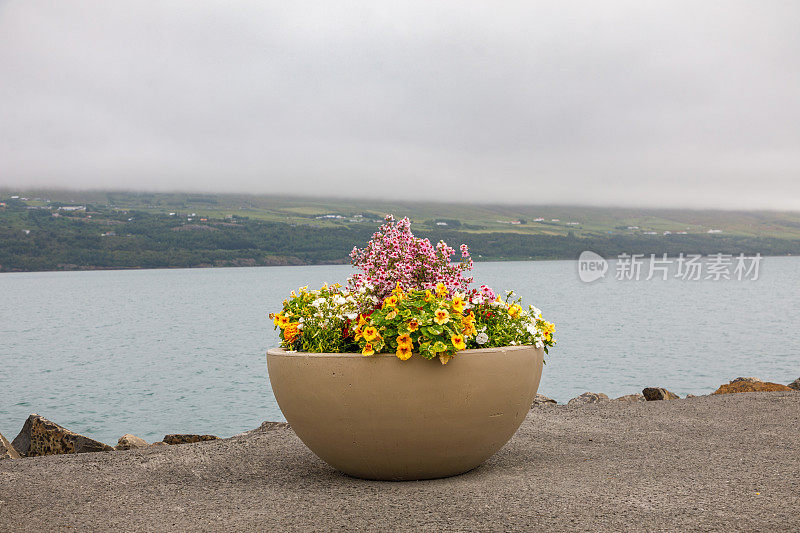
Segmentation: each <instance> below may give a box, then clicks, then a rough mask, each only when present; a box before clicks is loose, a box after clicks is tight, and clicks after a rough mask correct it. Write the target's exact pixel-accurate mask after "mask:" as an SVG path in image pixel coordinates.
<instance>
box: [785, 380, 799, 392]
mask: <svg viewBox="0 0 800 533" xmlns="http://www.w3.org/2000/svg"><path fill="white" fill-rule="evenodd" d="M788 387H789V388H790V389H794V390H800V378H797V379H796V380H794V381H792V382H791V383H789V385H788Z"/></svg>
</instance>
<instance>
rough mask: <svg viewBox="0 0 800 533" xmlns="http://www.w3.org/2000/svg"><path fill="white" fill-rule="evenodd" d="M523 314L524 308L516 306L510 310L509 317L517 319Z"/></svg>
mask: <svg viewBox="0 0 800 533" xmlns="http://www.w3.org/2000/svg"><path fill="white" fill-rule="evenodd" d="M521 312H522V308H521V307H520V306H518V305H517V304H514V305H512V306H511V307H509V308H508V315H509V316H510V317H511V318H517V317H518V316H519V314H520V313H521Z"/></svg>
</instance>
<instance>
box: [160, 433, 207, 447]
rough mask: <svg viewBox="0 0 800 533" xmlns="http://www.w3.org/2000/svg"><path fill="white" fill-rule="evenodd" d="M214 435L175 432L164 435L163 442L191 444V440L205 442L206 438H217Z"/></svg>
mask: <svg viewBox="0 0 800 533" xmlns="http://www.w3.org/2000/svg"><path fill="white" fill-rule="evenodd" d="M218 438H219V437H217V436H215V435H193V434H188V433H176V434H172V435H166V436H164V442H166V443H167V444H170V445H175V444H191V443H193V442H205V441H207V440H217V439H218Z"/></svg>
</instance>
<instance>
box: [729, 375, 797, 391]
mask: <svg viewBox="0 0 800 533" xmlns="http://www.w3.org/2000/svg"><path fill="white" fill-rule="evenodd" d="M791 390H794V389H791V388H789V387H787V386H786V385H781V384H780V383H770V382H769V381H761V380H758V381H743V380H741V378H737V379H734V380H733V381H731V382H730V383H728V384H726V385H722V386H721V387H720V388H718V389H717V390H716V391H714V393H713V394H732V393H736V392H773V391H791Z"/></svg>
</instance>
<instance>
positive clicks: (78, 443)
mask: <svg viewBox="0 0 800 533" xmlns="http://www.w3.org/2000/svg"><path fill="white" fill-rule="evenodd" d="M11 444H12V445H13V446H14V448H16V449H17V451H18V452H19V454H20V455H22V456H23V457H36V456H39V455H58V454H62V453H87V452H112V451H114V448H112V447H111V446H108V445H107V444H103V443H102V442H98V441H96V440H94V439H90V438H89V437H84V436H83V435H79V434H77V433H75V432H74V431H70V430H68V429H66V428H63V427H61V426H59V425H58V424H56V423H55V422H52V421H50V420H47V419H46V418H44V417H42V416H39V415H37V414H35V413H34V414H32V415H31V416H29V417H28V419H27V420H26V421H25V425H23V426H22V431H20V432H19V435H17V437H16V438H15V439H14V442H12V443H11Z"/></svg>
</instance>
